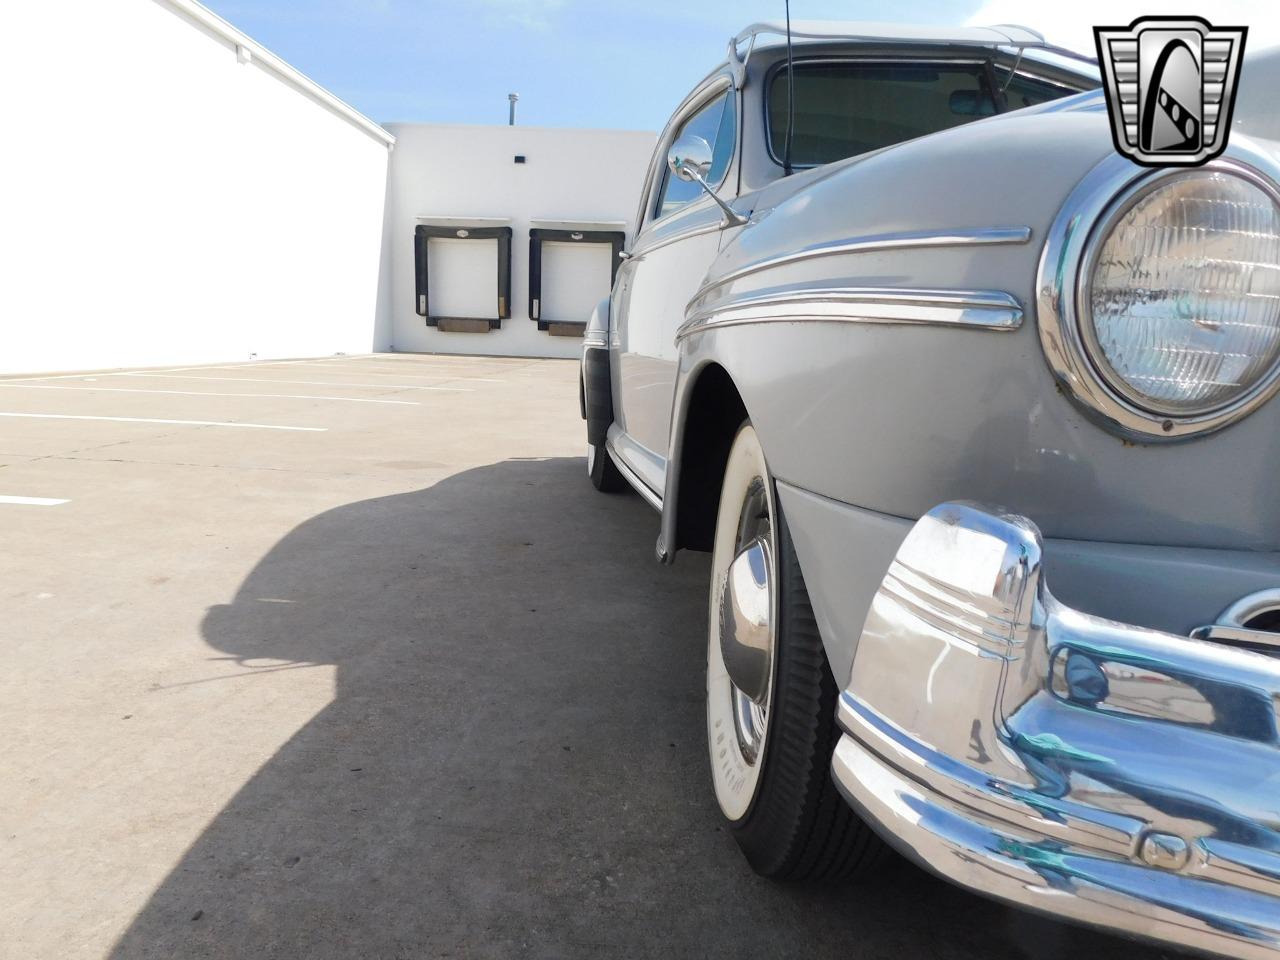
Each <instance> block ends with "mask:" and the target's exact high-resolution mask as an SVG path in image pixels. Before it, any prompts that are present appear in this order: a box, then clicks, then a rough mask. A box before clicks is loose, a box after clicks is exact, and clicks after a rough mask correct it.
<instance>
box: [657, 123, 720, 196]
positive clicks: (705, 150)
mask: <svg viewBox="0 0 1280 960" xmlns="http://www.w3.org/2000/svg"><path fill="white" fill-rule="evenodd" d="M711 159H712V158H711V144H709V143H707V141H706V140H703V139H702V137H700V136H698V135H697V134H696V133H686V134H685V135H684V136H683V137H681V138H680V139H679V140H677V141H676V142H675V143H673V144H672V145H671V149H670V150H668V151H667V166H668V167H670V168H671V172H672V173H674V174H675V175H676V176H677V177H679V178H680V179H681V180H684V181H686V182H687V181H691V180H696V181H698V182H699V183H701V184H702V185H703V186H704V187H706V185H707V184H706V177H707V173H708V172H709V171H710V170H711Z"/></svg>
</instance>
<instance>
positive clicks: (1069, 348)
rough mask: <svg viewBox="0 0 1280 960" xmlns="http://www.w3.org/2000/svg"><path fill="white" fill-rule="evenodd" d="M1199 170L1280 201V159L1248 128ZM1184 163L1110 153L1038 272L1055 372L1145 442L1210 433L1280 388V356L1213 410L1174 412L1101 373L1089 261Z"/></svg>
mask: <svg viewBox="0 0 1280 960" xmlns="http://www.w3.org/2000/svg"><path fill="white" fill-rule="evenodd" d="M1196 169H1197V170H1200V171H1203V170H1209V171H1215V170H1216V171H1220V172H1223V173H1229V174H1231V175H1232V176H1236V177H1241V178H1243V179H1245V180H1247V181H1248V182H1250V183H1252V184H1254V185H1255V186H1257V187H1258V188H1259V189H1261V190H1263V191H1264V192H1265V193H1268V194H1270V195H1271V196H1272V198H1273V199H1275V201H1276V202H1277V203H1280V187H1277V183H1278V182H1280V163H1277V162H1276V160H1275V159H1274V158H1273V157H1271V156H1270V155H1269V154H1267V153H1266V152H1265V151H1264V150H1262V149H1261V148H1259V147H1256V146H1254V145H1253V144H1251V143H1250V142H1249V141H1248V139H1247V138H1245V137H1243V136H1238V135H1237V136H1235V137H1233V138H1232V142H1231V147H1230V149H1229V150H1228V151H1227V156H1225V157H1222V158H1219V159H1217V160H1213V161H1210V162H1209V163H1207V164H1204V165H1203V166H1201V167H1197V168H1196ZM1186 172H1187V170H1186V168H1166V169H1157V170H1151V169H1148V168H1145V167H1138V166H1136V165H1135V164H1134V163H1133V162H1132V161H1131V160H1129V159H1128V158H1127V157H1122V156H1120V155H1119V154H1116V153H1113V154H1109V155H1108V156H1107V157H1106V158H1105V159H1103V160H1102V161H1101V162H1100V163H1099V164H1098V165H1097V166H1095V167H1094V168H1093V169H1092V170H1091V171H1089V173H1087V174H1086V175H1085V177H1084V179H1083V180H1081V181H1080V183H1079V184H1078V185H1077V186H1076V188H1075V189H1074V190H1073V191H1072V192H1071V194H1070V195H1069V196H1068V197H1067V199H1066V201H1065V202H1064V203H1063V205H1062V209H1061V210H1060V211H1059V212H1058V216H1057V217H1056V218H1055V220H1054V222H1053V225H1052V226H1051V227H1050V228H1049V233H1048V236H1047V238H1046V239H1045V244H1044V251H1043V252H1042V253H1041V255H1040V266H1039V270H1038V272H1037V274H1036V300H1037V307H1038V322H1037V326H1038V327H1039V328H1040V343H1041V346H1042V347H1043V348H1044V356H1045V360H1046V361H1047V362H1048V364H1049V368H1050V369H1051V370H1052V371H1053V375H1054V376H1055V377H1056V378H1057V379H1058V381H1059V382H1060V383H1062V385H1063V386H1064V387H1065V388H1066V391H1067V394H1068V395H1069V396H1070V397H1071V398H1072V399H1073V400H1075V401H1076V403H1077V404H1078V405H1079V406H1080V408H1081V409H1082V410H1083V411H1084V412H1085V413H1086V414H1087V415H1089V416H1090V417H1092V418H1093V419H1095V420H1098V421H1100V422H1101V423H1102V424H1103V425H1104V426H1106V427H1107V428H1109V429H1111V430H1112V431H1114V432H1116V433H1118V434H1120V435H1122V436H1125V437H1127V438H1129V439H1132V440H1139V441H1142V442H1146V443H1151V442H1160V441H1166V440H1180V439H1186V438H1189V437H1194V436H1199V435H1202V434H1205V433H1211V432H1212V431H1214V430H1220V429H1222V428H1223V427H1225V426H1227V425H1229V424H1231V423H1234V422H1235V421H1237V420H1239V419H1240V418H1241V417H1244V416H1247V415H1248V414H1250V413H1252V412H1253V411H1254V410H1256V409H1257V408H1258V407H1259V406H1261V405H1262V404H1263V403H1265V402H1266V401H1267V400H1268V399H1270V398H1271V397H1272V396H1274V395H1275V393H1276V392H1277V391H1280V363H1277V364H1275V365H1274V366H1273V368H1272V370H1271V372H1270V373H1269V374H1268V375H1267V376H1266V378H1264V380H1263V381H1262V382H1260V383H1259V384H1258V385H1257V386H1255V387H1254V389H1252V390H1250V391H1249V392H1248V393H1246V394H1245V395H1244V396H1242V397H1239V398H1237V399H1236V400H1234V401H1232V402H1231V403H1228V404H1226V405H1225V406H1222V407H1220V408H1218V409H1216V410H1211V411H1209V412H1207V413H1201V414H1195V415H1191V416H1181V417H1179V416H1171V415H1169V414H1163V413H1157V412H1153V411H1150V410H1145V409H1143V408H1142V407H1139V406H1137V405H1136V404H1134V403H1132V402H1130V401H1129V400H1127V399H1126V398H1125V397H1124V396H1122V395H1121V394H1120V393H1119V392H1118V391H1117V390H1116V389H1115V388H1113V387H1112V386H1110V385H1109V384H1108V383H1107V381H1106V378H1105V377H1103V376H1102V375H1101V373H1099V371H1098V369H1097V366H1096V365H1095V361H1093V360H1092V359H1091V357H1090V355H1089V348H1088V347H1087V346H1086V337H1085V331H1084V330H1083V323H1084V319H1083V318H1084V311H1082V309H1081V306H1082V304H1084V303H1086V302H1087V296H1086V293H1085V290H1086V288H1087V285H1088V281H1089V274H1090V272H1091V263H1092V262H1093V259H1094V258H1095V257H1096V256H1097V254H1098V251H1099V249H1100V247H1101V245H1102V242H1103V240H1104V239H1105V235H1106V233H1107V231H1108V229H1109V227H1110V224H1111V223H1112V222H1114V220H1115V218H1116V216H1117V214H1119V213H1121V212H1123V210H1124V209H1125V208H1126V203H1127V202H1128V201H1129V200H1130V199H1132V198H1133V197H1134V196H1135V195H1137V194H1139V193H1142V192H1145V191H1147V190H1151V189H1154V188H1155V187H1156V186H1157V185H1158V184H1159V183H1160V182H1161V181H1162V180H1164V179H1166V178H1168V177H1176V176H1178V175H1185V174H1186Z"/></svg>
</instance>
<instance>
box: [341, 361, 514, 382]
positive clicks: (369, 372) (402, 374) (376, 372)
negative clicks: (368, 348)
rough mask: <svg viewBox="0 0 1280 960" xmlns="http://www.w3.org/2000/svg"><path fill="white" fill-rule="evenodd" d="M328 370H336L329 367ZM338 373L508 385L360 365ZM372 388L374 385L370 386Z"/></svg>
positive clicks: (493, 380) (477, 378)
mask: <svg viewBox="0 0 1280 960" xmlns="http://www.w3.org/2000/svg"><path fill="white" fill-rule="evenodd" d="M326 369H327V370H331V369H335V368H333V367H327V368H326ZM336 369H337V372H338V373H358V374H359V375H360V376H362V377H401V378H405V379H409V380H467V381H470V382H472V383H506V382H507V381H506V380H501V379H499V378H497V377H460V376H457V375H456V374H448V373H406V372H404V371H398V372H396V373H389V372H388V371H386V370H365V369H363V368H362V367H361V366H360V365H355V366H351V367H341V368H336ZM370 386H372V384H370Z"/></svg>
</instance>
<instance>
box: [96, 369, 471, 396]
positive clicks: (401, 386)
mask: <svg viewBox="0 0 1280 960" xmlns="http://www.w3.org/2000/svg"><path fill="white" fill-rule="evenodd" d="M111 376H113V377H161V378H164V379H168V380H226V381H232V382H235V383H297V384H301V385H302V386H304V387H365V388H368V389H370V390H441V391H444V392H446V393H471V392H473V391H472V388H471V387H429V386H425V385H423V384H421V383H335V382H333V381H331V380H276V379H273V378H266V377H194V376H183V375H182V374H180V373H113V374H111ZM441 379H443V380H454V379H458V378H456V377H442V378H441Z"/></svg>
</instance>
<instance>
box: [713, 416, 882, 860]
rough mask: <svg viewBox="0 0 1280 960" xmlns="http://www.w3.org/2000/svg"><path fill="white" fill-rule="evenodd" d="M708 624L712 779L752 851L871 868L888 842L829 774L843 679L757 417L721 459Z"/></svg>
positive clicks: (750, 856)
mask: <svg viewBox="0 0 1280 960" xmlns="http://www.w3.org/2000/svg"><path fill="white" fill-rule="evenodd" d="M707 632H708V640H707V739H708V745H709V747H710V752H711V771H712V781H713V783H714V786H715V793H716V800H717V802H718V803H719V805H720V811H721V813H723V814H724V816H725V818H726V819H727V820H728V821H729V828H730V830H731V832H732V833H733V836H734V838H735V839H736V840H737V842H738V845H739V846H740V847H741V848H742V852H743V853H744V854H745V855H746V857H747V861H748V862H749V863H750V864H751V866H752V868H753V869H755V871H756V872H757V873H760V874H762V875H764V876H767V877H773V878H777V879H791V880H808V879H837V878H842V877H847V876H851V875H854V874H857V873H861V872H864V871H867V870H869V869H870V868H871V867H873V866H874V865H875V864H877V863H878V862H879V861H880V859H881V856H882V854H883V852H884V850H885V847H884V845H883V843H882V841H881V840H880V839H879V838H878V837H877V836H876V835H875V834H874V833H873V832H872V831H871V829H870V828H869V827H867V825H866V824H865V823H863V822H862V821H861V820H860V819H859V818H858V817H857V816H856V815H855V814H854V813H853V811H852V810H851V809H850V808H849V806H848V805H847V804H846V803H845V801H844V800H843V798H841V797H840V795H839V794H838V793H837V791H836V788H835V784H834V783H833V782H832V779H831V754H832V751H833V750H834V749H835V745H836V742H837V739H838V737H839V732H838V730H837V729H836V725H835V712H836V697H837V694H838V691H837V689H836V684H835V680H834V679H833V677H832V675H831V668H830V666H829V665H828V663H827V657H826V653H825V651H824V650H823V647H822V638H821V637H820V636H819V635H818V628H817V624H816V623H815V621H814V616H813V609H812V607H810V605H809V595H808V593H807V592H806V590H805V585H804V577H803V576H802V575H801V573H800V565H799V563H798V562H797V561H796V556H795V548H794V546H793V544H792V542H791V536H790V533H789V532H788V530H787V524H786V521H785V520H784V519H783V517H782V513H781V511H780V510H779V509H778V504H777V502H776V499H775V492H774V487H773V482H772V480H771V479H770V477H769V472H768V469H767V467H766V465H765V460H764V452H763V450H762V449H761V447H760V441H759V438H758V437H757V436H756V432H755V429H754V428H753V427H752V426H751V424H750V423H745V424H743V426H742V427H741V428H739V430H738V433H737V436H736V437H735V438H734V441H733V446H732V447H731V448H730V451H729V459H728V463H727V464H726V467H725V474H724V481H723V484H722V487H721V493H720V507H719V512H718V514H717V517H716V532H715V540H714V544H713V549H712V559H711V604H710V616H709V626H708V631H707Z"/></svg>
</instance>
